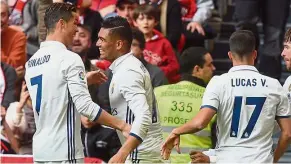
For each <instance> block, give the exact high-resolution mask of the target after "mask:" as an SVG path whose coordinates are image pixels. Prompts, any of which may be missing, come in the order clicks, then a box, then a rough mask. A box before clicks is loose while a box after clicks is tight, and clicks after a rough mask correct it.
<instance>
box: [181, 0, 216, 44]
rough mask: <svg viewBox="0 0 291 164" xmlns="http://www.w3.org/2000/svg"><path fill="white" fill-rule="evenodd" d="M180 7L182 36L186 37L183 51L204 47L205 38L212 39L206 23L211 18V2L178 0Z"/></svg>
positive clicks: (211, 33)
mask: <svg viewBox="0 0 291 164" xmlns="http://www.w3.org/2000/svg"><path fill="white" fill-rule="evenodd" d="M179 2H180V4H181V7H182V11H181V12H182V21H183V34H184V35H185V37H186V40H185V46H184V49H187V48H188V47H191V46H201V47H203V46H204V40H205V39H206V38H211V37H214V34H213V30H212V29H211V28H210V26H209V25H207V23H206V21H207V19H209V18H210V17H211V16H212V9H213V8H214V5H213V0H179Z"/></svg>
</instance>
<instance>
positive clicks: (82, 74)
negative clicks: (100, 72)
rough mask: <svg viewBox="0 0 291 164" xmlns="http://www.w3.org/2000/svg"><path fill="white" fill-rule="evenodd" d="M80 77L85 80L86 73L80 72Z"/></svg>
mask: <svg viewBox="0 0 291 164" xmlns="http://www.w3.org/2000/svg"><path fill="white" fill-rule="evenodd" d="M79 78H80V80H84V79H85V73H84V72H83V71H80V72H79Z"/></svg>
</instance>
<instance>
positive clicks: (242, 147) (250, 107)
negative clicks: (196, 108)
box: [202, 65, 291, 163]
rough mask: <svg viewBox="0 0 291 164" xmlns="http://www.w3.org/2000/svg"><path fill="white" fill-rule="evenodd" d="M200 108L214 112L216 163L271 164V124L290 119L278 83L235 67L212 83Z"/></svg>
mask: <svg viewBox="0 0 291 164" xmlns="http://www.w3.org/2000/svg"><path fill="white" fill-rule="evenodd" d="M203 107H209V108H212V109H214V110H216V111H217V128H218V129H217V132H218V134H217V135H218V136H217V137H218V141H217V145H218V147H217V151H216V155H217V162H222V163H225V162H233V163H234V162H245V163H253V162H255V163H271V162H273V153H272V145H273V141H272V134H273V129H274V125H275V124H274V120H275V119H280V118H282V117H283V118H284V117H290V115H291V111H290V108H288V99H287V96H286V94H284V91H283V87H282V86H281V84H280V83H279V81H278V80H276V79H273V78H270V77H267V76H264V75H261V74H260V73H259V72H258V71H257V69H256V68H255V67H253V66H246V65H244V66H235V67H233V68H231V69H230V70H229V72H228V73H226V74H223V75H221V76H214V77H213V78H212V79H211V81H210V82H209V84H208V86H207V88H206V91H205V93H204V96H203V102H202V108H203Z"/></svg>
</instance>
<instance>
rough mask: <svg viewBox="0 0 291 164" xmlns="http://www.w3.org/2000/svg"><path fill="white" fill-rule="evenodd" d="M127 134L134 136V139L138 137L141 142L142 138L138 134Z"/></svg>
mask: <svg viewBox="0 0 291 164" xmlns="http://www.w3.org/2000/svg"><path fill="white" fill-rule="evenodd" d="M129 135H131V136H133V137H135V138H136V139H138V140H139V141H141V142H142V138H141V137H140V136H138V135H136V134H134V133H129Z"/></svg>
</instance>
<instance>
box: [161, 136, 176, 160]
mask: <svg viewBox="0 0 291 164" xmlns="http://www.w3.org/2000/svg"><path fill="white" fill-rule="evenodd" d="M173 147H175V149H176V150H177V152H178V153H179V154H180V153H181V151H180V135H178V134H175V133H173V132H171V133H170V135H169V136H168V137H167V139H166V141H165V142H164V144H163V145H162V150H161V156H162V157H163V159H164V160H168V159H169V157H170V154H171V151H172V149H173Z"/></svg>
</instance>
